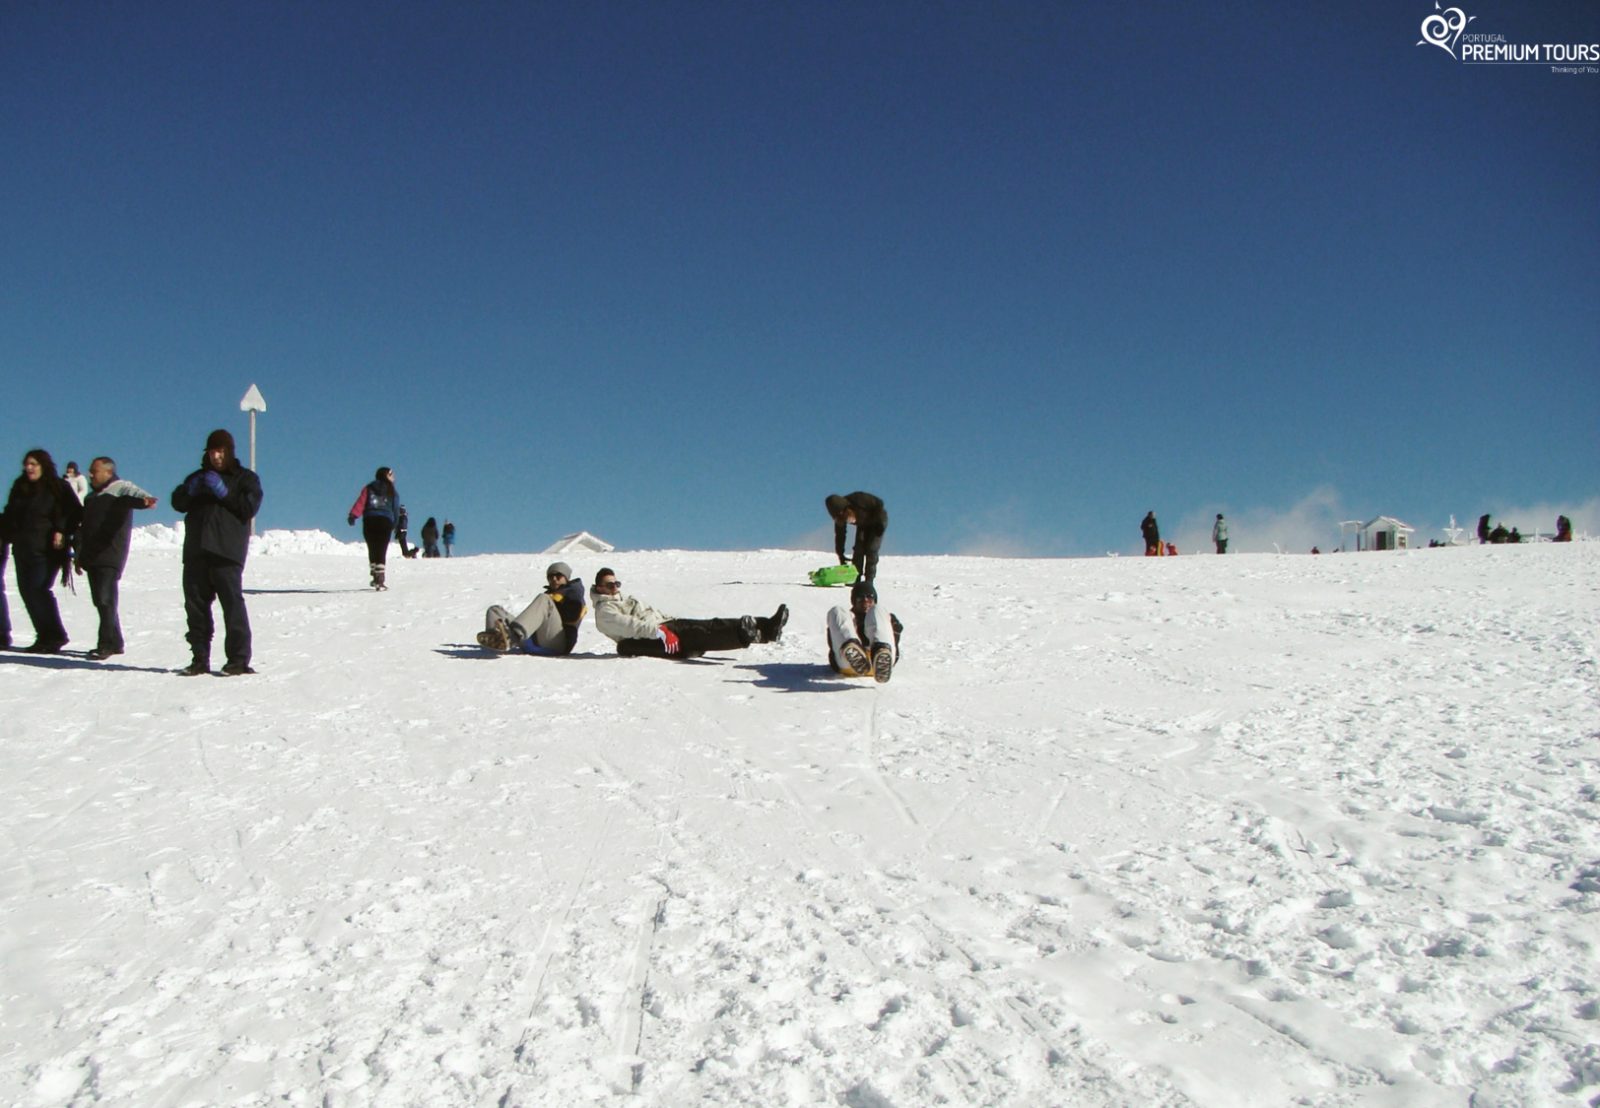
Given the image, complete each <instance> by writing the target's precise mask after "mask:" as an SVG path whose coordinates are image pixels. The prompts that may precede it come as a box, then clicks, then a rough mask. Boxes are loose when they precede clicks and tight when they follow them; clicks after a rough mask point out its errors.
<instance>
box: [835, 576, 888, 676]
mask: <svg viewBox="0 0 1600 1108" xmlns="http://www.w3.org/2000/svg"><path fill="white" fill-rule="evenodd" d="M903 630H905V628H904V627H902V626H901V625H900V621H899V620H898V619H897V618H895V617H894V616H893V615H891V614H890V613H889V612H887V611H885V610H884V609H882V608H880V607H878V590H877V589H876V588H875V587H874V586H873V584H872V582H870V581H857V582H856V583H855V584H854V585H853V586H851V588H850V607H848V608H846V607H845V606H844V605H843V604H840V605H838V606H837V607H835V608H834V609H833V610H832V611H830V612H829V613H828V665H830V666H832V667H833V670H834V672H835V673H838V674H840V675H842V676H844V677H871V678H872V679H873V680H874V681H876V682H878V684H880V685H881V684H883V683H884V682H886V681H888V680H889V675H890V674H891V673H893V672H894V667H895V663H896V662H898V661H899V660H900V632H901V631H903Z"/></svg>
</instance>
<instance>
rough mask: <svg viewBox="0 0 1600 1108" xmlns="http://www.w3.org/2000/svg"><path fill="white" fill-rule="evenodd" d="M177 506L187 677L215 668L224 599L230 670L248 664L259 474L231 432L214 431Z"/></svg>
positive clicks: (176, 496) (225, 670)
mask: <svg viewBox="0 0 1600 1108" xmlns="http://www.w3.org/2000/svg"><path fill="white" fill-rule="evenodd" d="M172 506H173V507H174V508H176V509H177V510H178V511H180V512H183V513H185V514H186V515H187V516H188V519H187V521H186V522H185V524H184V534H183V610H184V613H185V614H186V615H187V616H188V618H189V633H188V634H187V635H186V636H184V637H185V638H186V639H188V640H189V649H190V651H191V653H192V654H193V660H192V661H191V662H190V663H189V665H188V667H187V668H186V669H181V670H179V671H178V672H179V673H181V674H182V675H183V676H185V677H194V676H197V675H198V674H202V673H209V672H210V671H211V637H212V633H213V631H214V629H215V625H214V624H213V623H212V619H211V602H212V601H213V600H216V601H218V602H220V603H221V605H222V623H223V627H224V629H225V636H224V638H223V644H222V645H223V650H224V651H225V652H226V654H227V656H228V660H227V663H226V664H225V665H224V666H223V667H222V670H221V673H222V676H224V677H234V676H237V675H239V674H241V673H254V672H255V670H253V669H251V668H250V615H249V613H248V612H246V611H245V607H244V561H245V558H246V557H247V556H248V555H249V553H250V521H251V520H252V519H254V518H255V515H256V512H258V511H259V510H260V509H261V482H260V481H259V480H258V479H257V478H256V475H255V474H254V473H252V472H250V470H248V469H246V468H244V466H242V465H240V464H239V459H238V458H237V457H236V456H235V455H234V452H233V436H232V435H230V434H229V433H228V432H227V431H220V430H219V431H213V432H211V435H210V437H208V438H207V439H206V451H205V454H204V455H203V456H202V457H201V460H200V468H199V469H197V470H195V471H194V472H193V473H191V474H189V476H188V477H186V478H184V481H183V484H181V485H179V486H178V487H177V488H175V489H173V490H172Z"/></svg>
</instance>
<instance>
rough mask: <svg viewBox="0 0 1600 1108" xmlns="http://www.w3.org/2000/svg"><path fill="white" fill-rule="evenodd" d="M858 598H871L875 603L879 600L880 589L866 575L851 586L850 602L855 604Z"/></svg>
mask: <svg viewBox="0 0 1600 1108" xmlns="http://www.w3.org/2000/svg"><path fill="white" fill-rule="evenodd" d="M857 600H870V601H872V602H873V603H874V604H876V603H877V602H878V590H877V589H875V588H873V587H872V582H871V581H868V580H867V579H866V578H865V577H863V578H862V579H861V580H859V581H857V582H856V583H855V584H854V585H851V586H850V602H851V603H852V604H854V603H855V602H856V601H857Z"/></svg>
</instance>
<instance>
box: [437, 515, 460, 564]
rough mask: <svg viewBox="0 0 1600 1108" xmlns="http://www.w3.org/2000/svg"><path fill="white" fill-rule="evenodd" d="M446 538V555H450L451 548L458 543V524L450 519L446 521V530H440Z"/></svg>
mask: <svg viewBox="0 0 1600 1108" xmlns="http://www.w3.org/2000/svg"><path fill="white" fill-rule="evenodd" d="M440 537H442V538H443V539H444V556H445V557H446V558H448V557H450V548H451V547H452V546H454V545H455V544H456V525H455V524H453V523H451V522H450V521H449V520H448V519H447V520H445V521H444V530H443V531H441V532H440Z"/></svg>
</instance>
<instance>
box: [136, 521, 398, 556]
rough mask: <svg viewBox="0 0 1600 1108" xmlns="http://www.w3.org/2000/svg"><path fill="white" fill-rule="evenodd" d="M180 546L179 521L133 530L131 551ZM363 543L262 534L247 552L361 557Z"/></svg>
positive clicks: (317, 534)
mask: <svg viewBox="0 0 1600 1108" xmlns="http://www.w3.org/2000/svg"><path fill="white" fill-rule="evenodd" d="M182 546H183V520H181V519H180V520H179V521H178V522H177V525H176V526H173V527H168V526H167V525H166V524H164V523H152V524H150V525H149V526H147V527H135V528H134V529H133V540H132V543H131V548H132V549H134V550H176V549H179V548H181V547H182ZM366 552H367V548H366V544H365V543H359V542H340V541H339V540H338V539H336V538H334V537H333V536H332V535H330V534H328V532H326V531H264V532H262V533H261V534H259V535H254V536H252V537H251V539H250V553H251V554H252V555H265V556H267V557H274V556H277V555H283V554H357V555H361V556H363V557H364V556H365V555H366Z"/></svg>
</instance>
